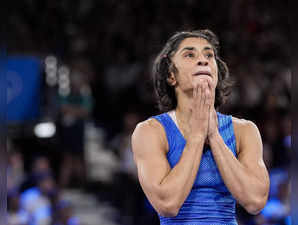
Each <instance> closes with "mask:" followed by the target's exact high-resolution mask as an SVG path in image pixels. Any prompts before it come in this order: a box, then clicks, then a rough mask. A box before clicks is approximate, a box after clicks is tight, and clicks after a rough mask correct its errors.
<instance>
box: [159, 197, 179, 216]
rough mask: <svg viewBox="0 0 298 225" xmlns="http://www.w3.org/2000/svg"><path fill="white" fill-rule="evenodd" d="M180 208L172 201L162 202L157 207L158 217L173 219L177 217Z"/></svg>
mask: <svg viewBox="0 0 298 225" xmlns="http://www.w3.org/2000/svg"><path fill="white" fill-rule="evenodd" d="M179 210H180V207H179V206H178V204H176V203H175V202H173V201H163V202H162V203H161V204H160V207H158V210H157V211H158V213H159V215H161V216H163V217H175V216H177V215H178V213H179Z"/></svg>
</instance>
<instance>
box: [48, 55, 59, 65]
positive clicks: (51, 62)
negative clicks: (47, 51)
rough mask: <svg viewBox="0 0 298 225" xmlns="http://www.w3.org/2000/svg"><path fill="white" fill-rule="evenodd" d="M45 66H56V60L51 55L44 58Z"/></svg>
mask: <svg viewBox="0 0 298 225" xmlns="http://www.w3.org/2000/svg"><path fill="white" fill-rule="evenodd" d="M45 64H46V65H47V66H50V67H51V66H55V67H56V65H57V58H56V57H55V56H53V55H49V56H47V57H46V58H45Z"/></svg>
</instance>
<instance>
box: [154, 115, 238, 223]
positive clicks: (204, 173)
mask: <svg viewBox="0 0 298 225" xmlns="http://www.w3.org/2000/svg"><path fill="white" fill-rule="evenodd" d="M153 118H155V119H156V120H158V121H159V122H160V123H161V124H162V126H163V127H164V129H165V132H166V136H167V140H168V145H169V151H168V153H167V159H168V161H169V164H170V166H171V168H173V167H174V166H175V165H176V164H177V163H178V161H179V159H180V157H181V154H182V152H183V149H184V146H185V144H186V140H185V139H184V137H183V135H182V134H181V132H180V130H179V129H178V127H177V126H176V124H175V122H174V121H173V120H172V118H171V117H170V116H169V114H168V113H163V114H160V115H157V116H153ZM217 118H218V128H219V132H220V135H221V136H222V138H223V140H224V142H225V144H226V145H227V146H228V147H229V149H230V150H231V151H232V152H233V154H234V155H235V156H236V157H237V152H236V139H235V135H234V129H233V124H232V117H231V116H228V115H224V114H221V113H218V112H217ZM235 205H236V201H235V199H234V197H233V196H232V194H231V193H230V192H229V190H228V189H227V187H226V186H225V184H224V182H223V179H222V178H221V175H220V173H219V170H218V168H217V165H216V163H215V160H214V158H213V155H212V152H211V149H210V147H209V146H207V147H206V146H205V147H204V151H203V154H202V158H201V162H200V166H199V170H198V173H197V176H196V179H195V181H194V184H193V187H192V189H191V191H190V193H189V195H188V197H187V198H186V200H185V202H184V203H183V205H182V207H181V208H180V210H179V213H178V215H177V216H176V217H163V216H161V215H159V219H160V224H161V225H237V221H236V214H235Z"/></svg>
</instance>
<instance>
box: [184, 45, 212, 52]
mask: <svg viewBox="0 0 298 225" xmlns="http://www.w3.org/2000/svg"><path fill="white" fill-rule="evenodd" d="M185 50H190V51H192V50H196V48H195V47H190V46H187V47H184V48H183V49H182V50H180V51H179V52H183V51H185ZM203 50H213V48H211V47H210V46H206V47H204V48H203Z"/></svg>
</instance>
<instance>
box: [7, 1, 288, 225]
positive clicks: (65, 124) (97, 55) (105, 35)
mask: <svg viewBox="0 0 298 225" xmlns="http://www.w3.org/2000/svg"><path fill="white" fill-rule="evenodd" d="M286 8H287V7H285V3H284V2H282V1H277V0H273V1H270V4H269V3H268V2H265V1H256V0H246V1H244V0H226V1H215V0H209V1H204V2H203V1H195V0H184V1H158V0H151V1H143V0H130V1H116V0H108V1H104V0H102V1H95V0H84V1H83V0H72V1H69V0H60V1H55V0H51V1H50V0H44V1H34V0H23V1H20V2H18V4H16V5H15V6H14V9H13V10H12V12H11V13H10V14H9V16H8V18H7V19H6V23H7V25H8V26H7V27H8V38H7V41H8V42H7V44H8V45H7V46H6V49H7V60H6V61H5V63H4V68H5V70H6V77H7V84H8V86H7V105H8V108H7V118H6V119H7V123H8V138H7V149H8V168H7V206H8V218H7V219H8V224H9V225H149V224H150V225H155V224H156V225H157V224H159V220H158V217H157V215H156V213H155V211H154V209H153V208H152V207H151V205H150V203H149V202H148V200H147V199H146V197H145V195H144V193H143V192H142V190H141V188H140V185H139V183H138V180H137V175H136V170H135V165H134V162H133V158H132V153H131V149H130V135H131V133H132V131H133V129H134V127H135V125H136V124H137V123H138V122H140V121H142V120H144V119H147V118H148V117H150V116H152V115H156V114H158V113H159V112H158V109H157V106H156V103H155V97H154V94H153V88H152V84H151V75H150V74H151V67H152V63H153V60H154V57H155V56H156V55H157V54H158V52H159V51H160V50H161V48H162V47H163V45H164V44H165V42H166V40H167V39H168V38H169V37H170V36H171V35H172V34H173V33H174V32H176V31H181V30H188V29H205V28H208V29H211V30H212V31H214V32H215V33H216V34H217V35H218V36H219V39H220V42H221V51H220V53H221V56H222V58H223V59H224V60H225V61H226V62H227V64H228V66H229V69H230V73H231V76H232V77H233V78H234V79H235V80H236V85H235V87H234V89H233V92H232V94H231V96H230V99H229V102H228V104H226V105H225V106H224V107H222V108H221V109H220V111H221V112H223V113H227V114H232V115H234V116H236V117H239V118H246V119H249V120H252V121H254V122H255V123H256V124H257V126H258V128H259V129H260V132H261V135H262V139H263V147H264V160H265V163H266V166H267V168H268V170H269V173H270V179H271V187H270V196H269V200H268V203H267V205H266V207H265V208H264V210H263V211H262V212H261V213H260V214H259V215H257V216H251V215H249V214H247V213H246V212H245V211H244V210H243V208H242V207H241V206H237V218H238V223H239V225H289V224H291V223H290V216H289V210H290V199H289V197H290V194H289V193H290V179H289V171H288V170H289V166H290V159H291V118H290V109H289V106H290V101H291V91H290V87H291V71H290V54H289V40H288V31H289V27H288V21H287V20H288V19H287V12H286Z"/></svg>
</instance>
